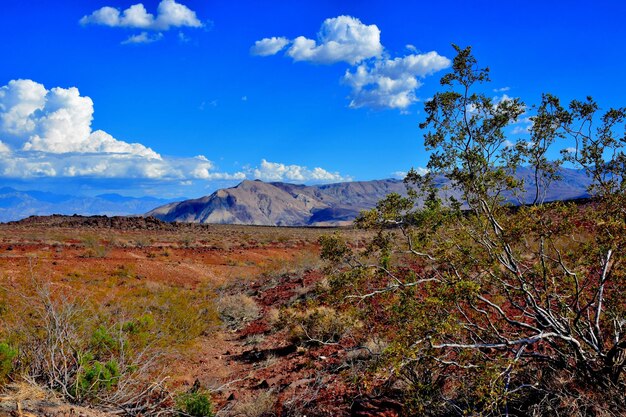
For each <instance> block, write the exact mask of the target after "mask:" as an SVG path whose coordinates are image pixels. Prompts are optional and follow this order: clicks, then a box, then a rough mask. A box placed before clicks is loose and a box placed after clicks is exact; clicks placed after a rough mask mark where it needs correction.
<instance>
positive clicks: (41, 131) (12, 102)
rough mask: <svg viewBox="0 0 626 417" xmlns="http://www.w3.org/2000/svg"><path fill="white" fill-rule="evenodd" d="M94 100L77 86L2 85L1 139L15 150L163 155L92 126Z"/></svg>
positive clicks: (26, 82)
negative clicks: (84, 94) (82, 92)
mask: <svg viewBox="0 0 626 417" xmlns="http://www.w3.org/2000/svg"><path fill="white" fill-rule="evenodd" d="M92 119H93V101H92V100H91V98H89V97H85V96H81V95H80V92H79V91H78V89H77V88H75V87H70V88H60V87H56V88H52V89H50V90H48V89H46V88H45V87H44V86H43V85H42V84H39V83H37V82H34V81H32V80H12V81H10V82H9V83H8V84H7V85H5V86H3V87H0V139H2V140H3V141H4V142H5V143H6V145H8V146H10V147H11V148H13V149H15V150H23V151H41V152H47V153H67V152H78V153H90V152H105V153H128V154H133V155H138V156H142V157H147V158H155V159H159V158H160V155H159V154H157V153H156V152H154V151H153V150H152V149H150V148H147V147H145V146H143V145H141V144H138V143H126V142H122V141H119V140H117V139H115V138H113V137H112V136H111V135H109V134H108V133H106V132H103V131H101V130H97V131H95V132H93V131H92V130H91V121H92Z"/></svg>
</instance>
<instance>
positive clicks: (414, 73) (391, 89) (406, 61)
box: [343, 51, 451, 109]
mask: <svg viewBox="0 0 626 417" xmlns="http://www.w3.org/2000/svg"><path fill="white" fill-rule="evenodd" d="M450 64H451V62H450V60H449V59H448V58H446V57H444V56H441V55H439V54H438V53H437V52H434V51H432V52H428V53H425V54H412V55H407V56H405V57H403V58H394V59H378V60H375V61H374V62H373V63H363V64H361V65H359V66H358V67H356V69H355V70H354V71H350V70H347V71H346V73H345V75H344V77H343V81H344V82H345V83H346V84H348V85H349V86H350V87H351V88H352V93H351V101H350V107H353V108H359V107H366V106H367V107H372V108H391V109H406V108H407V107H408V106H410V105H411V104H413V103H414V102H415V101H417V97H416V95H415V91H416V90H417V89H418V88H419V87H420V86H421V85H422V83H421V82H420V81H419V80H418V79H421V78H424V77H426V76H428V75H431V74H433V73H435V72H437V71H439V70H442V69H444V68H447V67H449V66H450Z"/></svg>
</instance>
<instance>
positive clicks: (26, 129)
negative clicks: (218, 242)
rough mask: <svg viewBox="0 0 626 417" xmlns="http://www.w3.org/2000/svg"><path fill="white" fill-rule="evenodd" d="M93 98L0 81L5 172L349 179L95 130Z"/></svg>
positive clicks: (1, 170)
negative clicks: (228, 159)
mask: <svg viewBox="0 0 626 417" xmlns="http://www.w3.org/2000/svg"><path fill="white" fill-rule="evenodd" d="M93 112H94V103H93V100H92V99H91V98H90V97H87V96H82V95H81V94H80V92H79V90H78V88H76V87H69V88H62V87H54V88H51V89H47V88H46V87H45V86H44V85H43V84H40V83H38V82H35V81H33V80H25V79H19V80H12V81H10V82H9V83H8V84H6V85H4V86H2V87H0V177H4V178H12V179H16V178H20V179H25V178H41V177H53V178H74V177H85V178H129V179H138V180H141V179H144V180H163V181H168V180H169V181H172V180H176V181H180V182H187V183H189V182H192V181H205V182H206V181H213V180H230V181H238V180H244V179H246V178H250V179H256V178H258V179H262V180H271V181H296V182H332V181H341V180H344V179H347V177H344V176H342V175H340V174H339V173H336V172H335V173H332V172H330V171H327V170H325V169H323V168H320V167H316V168H313V169H309V168H307V167H305V166H300V165H287V164H283V163H279V162H268V161H267V160H265V159H263V160H262V161H261V163H260V165H259V166H257V167H246V168H245V169H244V170H239V171H236V172H222V171H220V170H218V169H217V167H216V166H215V164H214V163H213V162H212V161H211V160H209V159H208V158H206V157H205V156H203V155H198V156H195V157H168V156H163V155H161V154H159V153H158V152H156V151H155V150H153V149H152V148H150V147H148V146H145V145H143V144H141V143H129V142H126V141H123V140H119V139H116V138H114V137H113V136H112V135H110V134H109V133H107V132H105V131H103V130H95V131H94V130H93V129H92V127H91V124H92V121H93Z"/></svg>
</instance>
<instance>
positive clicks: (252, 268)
mask: <svg viewBox="0 0 626 417" xmlns="http://www.w3.org/2000/svg"><path fill="white" fill-rule="evenodd" d="M334 231H335V230H333V229H314V228H276V227H246V226H219V225H214V226H192V225H171V224H167V223H162V222H159V221H157V220H148V221H146V219H135V220H133V219H132V218H131V219H128V218H117V220H116V221H113V220H111V219H109V218H103V217H96V218H81V217H66V216H54V217H41V218H29V219H27V220H26V221H22V222H18V223H9V224H0V284H1V285H2V286H3V287H9V288H10V287H11V286H14V285H17V284H18V283H19V282H23V281H24V280H27V279H35V278H36V279H43V280H46V281H47V282H50V283H52V284H53V285H56V286H65V287H67V288H71V289H72V290H73V291H75V292H76V293H77V294H85V295H89V296H90V297H93V296H95V297H98V299H99V300H101V301H102V303H106V302H108V300H110V299H111V298H113V297H118V296H120V295H123V291H125V290H126V289H127V288H129V287H134V288H137V287H139V288H141V287H149V286H151V285H165V286H172V287H184V288H187V289H197V288H210V289H211V290H212V291H215V293H216V294H218V297H225V296H228V295H234V294H242V293H243V294H247V295H248V296H249V297H251V298H253V299H254V301H255V302H256V303H257V305H258V307H259V309H260V311H261V315H260V318H259V319H257V320H255V321H253V322H251V323H247V324H245V325H242V326H239V327H236V328H232V327H227V326H225V325H223V326H221V327H220V328H219V329H218V330H217V331H215V332H212V333H211V334H209V335H206V336H202V337H200V338H197V339H196V340H194V341H193V342H192V344H191V345H190V346H189V347H188V348H187V349H185V351H184V352H181V353H178V354H177V356H176V357H175V358H172V359H171V360H170V367H169V368H168V373H169V377H170V378H169V385H170V386H171V387H172V388H173V389H175V390H186V389H188V387H191V386H192V385H193V384H194V383H196V384H197V383H198V382H199V384H200V386H201V387H203V388H204V389H206V390H208V391H209V392H211V396H212V398H213V401H214V403H215V404H216V408H217V410H219V412H218V415H224V416H226V415H235V414H233V412H234V411H233V410H240V411H241V410H242V409H245V407H246V406H248V407H254V406H255V405H254V404H255V402H257V403H258V402H262V401H266V402H267V401H270V402H271V403H272V404H273V405H272V409H273V413H274V414H275V415H283V416H288V415H309V416H312V415H350V403H348V402H347V401H348V400H347V399H348V398H352V397H353V396H354V395H355V393H354V392H353V391H354V387H349V386H348V385H347V384H346V383H345V379H346V378H345V372H343V371H342V369H343V368H344V367H345V358H346V355H347V354H348V352H349V351H350V349H351V348H352V347H351V346H342V345H321V346H314V347H302V346H296V345H294V344H292V343H291V342H290V341H289V339H288V337H287V336H286V334H285V333H284V331H283V332H281V331H277V330H276V329H273V328H272V316H273V315H275V314H276V311H277V310H278V309H280V308H281V307H283V306H286V305H288V304H289V303H292V302H293V301H294V300H295V299H297V298H298V297H306V294H307V292H308V291H310V290H311V289H312V288H314V287H315V286H316V285H317V284H319V283H320V282H321V281H322V280H323V279H324V277H323V275H322V274H321V272H320V268H321V263H320V260H319V247H318V244H317V239H318V237H319V236H320V235H322V234H325V233H333V232H334ZM342 233H343V234H344V235H345V236H347V238H348V239H351V240H352V241H354V242H355V244H359V239H361V238H362V235H361V233H360V232H358V231H355V230H351V229H343V230H342ZM119 271H124V272H125V274H126V273H127V272H128V273H127V274H126V275H127V277H126V278H124V279H119V280H117V281H115V285H111V277H112V276H119V275H120V273H119ZM131 272H132V273H131ZM116 274H117V275H116ZM196 381H198V382H196ZM0 404H3V407H4V408H2V407H0V415H2V412H3V411H2V410H3V409H4V410H5V411H4V412H7V413H8V412H9V411H7V410H8V408H7V407H9V408H10V407H11V406H10V405H7V403H6V401H5V402H4V403H3V402H2V399H1V398H0ZM23 404H24V408H23V409H24V410H25V411H24V412H25V413H27V412H31V413H32V412H33V411H29V410H28V408H29V407H30V409H31V410H34V412H35V413H37V411H36V410H37V406H39V407H40V408H39V409H40V410H43V409H42V408H41V403H38V404H39V405H37V404H30V403H29V402H28V401H25V402H24V403H23ZM29 404H30V405H29ZM16 407H17V405H15V407H13V411H12V413H13V414H12V415H20V414H16V413H17V408H16ZM88 412H89V411H88V410H87V411H85V410H83V411H80V410H78V409H76V410H74V411H71V412H70V411H68V409H58V410H57V411H56V412H55V411H54V410H52V411H51V409H48V411H46V412H45V413H46V414H45V415H50V416H63V415H85V416H89V415H90V414H88ZM41 413H42V414H41V415H44V414H43V412H41ZM81 413H82V414H81ZM94 413H95V411H94ZM7 415H11V414H7ZM23 415H28V414H23ZM35 415H38V414H35ZM93 415H97V414H93ZM355 415H356V414H355ZM381 415H382V414H381Z"/></svg>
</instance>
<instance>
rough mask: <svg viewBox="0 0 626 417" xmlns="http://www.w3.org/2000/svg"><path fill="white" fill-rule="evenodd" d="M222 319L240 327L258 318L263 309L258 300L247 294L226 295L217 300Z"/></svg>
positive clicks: (234, 326)
mask: <svg viewBox="0 0 626 417" xmlns="http://www.w3.org/2000/svg"><path fill="white" fill-rule="evenodd" d="M217 309H218V311H219V314H220V317H221V318H222V321H223V322H224V323H225V324H226V325H227V326H228V327H231V328H238V327H240V326H242V325H244V324H246V323H249V322H251V321H254V320H256V319H257V318H259V317H260V315H261V310H260V308H259V306H258V305H257V303H256V301H254V299H253V298H252V297H250V296H247V295H245V294H235V295H226V296H224V297H222V298H221V299H220V300H219V301H218V302H217Z"/></svg>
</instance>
